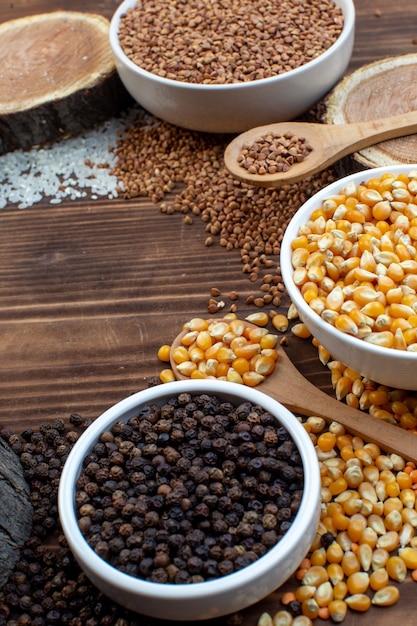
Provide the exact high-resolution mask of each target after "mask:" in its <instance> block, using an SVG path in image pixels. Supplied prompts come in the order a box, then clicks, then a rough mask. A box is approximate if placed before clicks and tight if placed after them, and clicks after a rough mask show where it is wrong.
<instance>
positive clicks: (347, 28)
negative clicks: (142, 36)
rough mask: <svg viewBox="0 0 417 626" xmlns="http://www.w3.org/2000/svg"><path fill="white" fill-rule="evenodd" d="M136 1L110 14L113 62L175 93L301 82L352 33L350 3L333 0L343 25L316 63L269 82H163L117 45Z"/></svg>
mask: <svg viewBox="0 0 417 626" xmlns="http://www.w3.org/2000/svg"><path fill="white" fill-rule="evenodd" d="M136 2H137V0H123V2H122V3H121V4H120V5H119V7H118V8H117V9H116V11H115V12H114V14H113V17H112V18H111V20H110V30H109V39H110V46H111V48H112V50H113V54H114V56H115V58H116V60H117V61H118V62H119V64H121V65H125V66H126V67H127V69H129V70H130V71H132V72H134V73H135V74H137V75H139V76H142V78H147V79H148V80H153V81H155V82H156V83H160V84H161V85H164V86H166V87H168V86H169V87H177V88H178V89H184V90H187V89H190V90H197V89H198V90H201V91H214V92H215V91H222V90H228V91H229V90H230V91H235V90H238V91H239V90H240V89H253V88H255V87H258V86H263V85H269V84H271V83H273V82H277V83H279V82H281V81H283V80H286V79H288V78H290V79H291V78H295V77H297V78H302V77H303V74H304V73H305V72H308V71H310V70H311V69H314V68H315V66H316V65H320V64H321V63H323V62H326V60H327V58H328V57H329V56H331V55H332V54H333V52H334V50H335V49H336V48H342V47H343V46H344V45H346V42H347V40H348V39H349V37H350V36H351V34H352V32H353V33H354V31H355V16H356V11H355V5H354V2H353V0H334V3H335V4H336V6H338V7H341V8H342V11H343V17H344V23H343V28H342V32H341V33H340V35H339V37H338V38H337V39H336V41H335V42H334V43H333V44H332V45H331V46H330V47H329V48H328V49H327V50H325V51H324V52H323V53H322V54H320V55H319V56H318V57H316V58H315V59H312V60H311V61H307V63H303V65H301V66H300V67H297V68H295V69H293V70H289V71H288V72H284V73H283V74H277V75H276V76H269V77H268V78H260V79H258V80H253V81H246V82H239V83H225V84H201V83H187V82H185V81H180V80H173V79H171V78H164V77H163V76H158V74H153V73H152V72H149V71H148V70H145V69H143V68H142V67H141V66H140V65H137V64H136V63H134V62H133V61H132V60H131V59H129V57H128V56H126V54H125V53H124V52H123V49H122V47H121V45H120V43H119V37H118V30H119V22H120V19H121V17H122V15H123V14H124V13H125V12H126V10H127V9H129V8H131V7H133V6H134V5H135V4H136Z"/></svg>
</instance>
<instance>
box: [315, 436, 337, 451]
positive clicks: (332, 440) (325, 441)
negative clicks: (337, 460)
mask: <svg viewBox="0 0 417 626" xmlns="http://www.w3.org/2000/svg"><path fill="white" fill-rule="evenodd" d="M317 445H318V447H319V448H320V450H323V451H325V452H328V451H329V450H333V448H334V447H335V445H336V436H335V435H334V434H333V433H331V432H329V431H327V432H324V433H322V434H321V435H319V437H318V438H317Z"/></svg>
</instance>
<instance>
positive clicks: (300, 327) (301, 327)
mask: <svg viewBox="0 0 417 626" xmlns="http://www.w3.org/2000/svg"><path fill="white" fill-rule="evenodd" d="M291 332H292V333H293V334H294V335H295V336H296V337H299V338H300V339H308V338H309V337H311V332H310V331H309V330H308V328H307V326H306V325H305V324H304V323H303V322H300V323H298V324H294V326H293V327H292V328H291Z"/></svg>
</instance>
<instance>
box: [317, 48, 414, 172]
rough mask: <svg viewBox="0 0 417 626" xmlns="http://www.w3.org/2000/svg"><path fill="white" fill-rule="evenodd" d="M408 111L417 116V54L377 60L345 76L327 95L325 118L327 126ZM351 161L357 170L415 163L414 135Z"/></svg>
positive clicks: (385, 143)
mask: <svg viewBox="0 0 417 626" xmlns="http://www.w3.org/2000/svg"><path fill="white" fill-rule="evenodd" d="M409 111H416V117H417V54H406V55H403V56H397V57H389V58H386V59H383V60H381V61H376V62H375V63H370V64H368V65H364V66H363V67H361V68H359V69H358V70H356V71H355V72H353V73H352V74H350V75H348V76H346V77H345V78H344V79H343V80H342V81H341V82H340V83H339V84H338V85H336V87H335V88H334V89H333V91H332V92H331V93H330V95H329V98H328V101H327V112H326V116H325V117H326V122H327V123H329V124H346V123H350V122H362V121H369V120H374V119H380V118H383V117H388V116H390V115H400V114H401V113H407V112H409ZM352 160H353V161H355V162H356V168H354V169H356V170H360V169H364V168H370V167H379V166H386V165H395V164H403V163H406V164H407V163H417V135H409V136H407V137H399V138H397V139H390V140H389V141H383V142H381V143H378V144H376V145H374V146H371V147H369V148H364V149H363V150H361V151H360V152H357V153H355V154H354V155H353V156H352V158H351V161H352ZM350 169H352V163H350Z"/></svg>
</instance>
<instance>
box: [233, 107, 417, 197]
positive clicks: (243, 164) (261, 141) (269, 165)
mask: <svg viewBox="0 0 417 626" xmlns="http://www.w3.org/2000/svg"><path fill="white" fill-rule="evenodd" d="M416 132H417V111H411V112H409V113H404V114H402V115H395V116H392V117H387V118H383V119H379V120H371V121H367V122H357V123H352V124H335V125H333V124H312V123H309V122H279V123H277V124H268V125H266V126H258V127H256V128H252V129H250V130H248V131H246V132H244V133H241V134H240V135H238V136H237V137H235V138H234V139H233V140H232V141H231V142H230V143H229V145H228V146H227V147H226V150H225V153H224V160H225V164H226V167H227V169H228V170H229V171H230V173H231V174H233V176H235V177H236V178H238V179H239V180H241V181H243V182H245V183H248V184H251V185H255V186H258V187H279V186H280V185H284V184H291V183H296V182H297V181H300V180H302V179H303V178H306V177H308V176H311V175H313V174H316V173H317V172H320V171H321V170H324V169H325V168H326V167H328V166H330V165H332V164H333V163H335V162H336V161H337V160H338V159H341V158H342V157H344V156H347V155H348V154H352V153H353V152H355V151H357V150H361V149H362V148H366V147H367V146H371V145H374V144H376V143H379V142H381V141H385V140H387V139H393V138H395V137H402V136H405V135H411V134H413V133H416Z"/></svg>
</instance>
